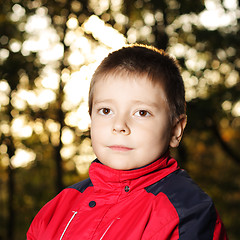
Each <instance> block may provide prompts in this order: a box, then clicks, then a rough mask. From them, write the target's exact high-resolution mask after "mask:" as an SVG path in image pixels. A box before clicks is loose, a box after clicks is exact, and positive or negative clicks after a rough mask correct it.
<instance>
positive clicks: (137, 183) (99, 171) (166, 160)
mask: <svg viewBox="0 0 240 240" xmlns="http://www.w3.org/2000/svg"><path fill="white" fill-rule="evenodd" d="M177 169H179V167H178V164H177V161H176V160H175V159H173V158H172V157H170V156H169V154H166V155H164V156H163V157H161V158H159V159H157V160H156V161H154V162H153V163H151V164H148V165H147V166H145V167H142V168H138V169H133V170H127V171H124V170H116V169H112V168H110V167H108V166H105V165H103V164H102V163H100V162H99V161H98V160H97V159H96V160H95V161H93V162H92V164H91V166H90V169H89V175H90V179H91V181H92V183H93V186H94V188H95V190H100V191H122V189H123V188H124V187H125V186H128V187H129V192H130V191H133V190H135V189H139V188H145V187H147V186H149V185H151V184H153V183H155V182H157V181H159V180H161V179H162V178H164V177H166V176H167V175H169V174H170V173H172V172H174V171H176V170H177Z"/></svg>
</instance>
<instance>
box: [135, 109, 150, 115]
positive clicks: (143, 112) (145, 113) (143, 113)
mask: <svg viewBox="0 0 240 240" xmlns="http://www.w3.org/2000/svg"><path fill="white" fill-rule="evenodd" d="M135 115H136V116H138V117H148V116H150V115H151V114H150V113H149V112H148V111H146V110H139V111H137V112H136V113H135Z"/></svg>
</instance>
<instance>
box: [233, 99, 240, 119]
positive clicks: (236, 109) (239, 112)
mask: <svg viewBox="0 0 240 240" xmlns="http://www.w3.org/2000/svg"><path fill="white" fill-rule="evenodd" d="M232 115H233V116H234V117H240V101H238V102H237V103H235V105H234V106H233V109H232Z"/></svg>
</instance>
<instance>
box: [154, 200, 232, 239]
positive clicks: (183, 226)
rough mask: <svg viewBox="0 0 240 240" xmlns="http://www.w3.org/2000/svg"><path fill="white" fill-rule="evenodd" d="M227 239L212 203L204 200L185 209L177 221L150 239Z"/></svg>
mask: <svg viewBox="0 0 240 240" xmlns="http://www.w3.org/2000/svg"><path fill="white" fill-rule="evenodd" d="M163 239H164V240H228V237H227V234H226V231H225V228H224V225H223V223H222V221H221V219H220V217H219V215H218V213H217V211H216V210H215V207H214V205H213V203H209V202H204V203H202V204H201V205H199V206H195V207H194V208H193V209H185V211H184V212H182V213H181V217H180V218H179V221H178V222H175V223H172V224H169V225H168V226H167V229H166V227H164V228H162V229H161V230H160V231H159V232H157V233H156V234H155V235H154V236H153V238H151V240H163Z"/></svg>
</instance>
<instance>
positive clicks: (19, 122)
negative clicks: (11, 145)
mask: <svg viewBox="0 0 240 240" xmlns="http://www.w3.org/2000/svg"><path fill="white" fill-rule="evenodd" d="M11 131H12V135H13V136H15V137H20V138H29V137H30V136H31V135H32V132H33V128H32V126H31V125H30V124H29V122H28V121H27V119H26V117H25V116H18V117H15V118H14V119H13V121H12V125H11Z"/></svg>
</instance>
